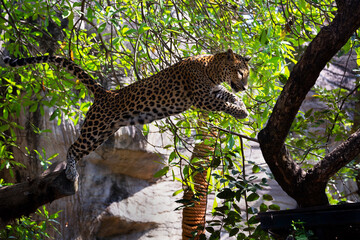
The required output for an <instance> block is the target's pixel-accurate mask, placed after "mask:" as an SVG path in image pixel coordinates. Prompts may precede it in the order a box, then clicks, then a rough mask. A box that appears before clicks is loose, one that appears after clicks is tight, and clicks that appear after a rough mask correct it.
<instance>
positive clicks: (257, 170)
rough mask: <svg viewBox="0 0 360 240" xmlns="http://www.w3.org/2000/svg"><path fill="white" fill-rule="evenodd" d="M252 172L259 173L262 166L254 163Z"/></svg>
mask: <svg viewBox="0 0 360 240" xmlns="http://www.w3.org/2000/svg"><path fill="white" fill-rule="evenodd" d="M252 172H253V173H258V172H260V167H259V166H258V165H254V166H253V167H252Z"/></svg>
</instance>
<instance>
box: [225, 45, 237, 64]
mask: <svg viewBox="0 0 360 240" xmlns="http://www.w3.org/2000/svg"><path fill="white" fill-rule="evenodd" d="M226 53H227V58H228V60H232V61H234V60H235V59H236V56H235V54H234V52H233V50H232V49H231V48H229V50H227V51H226Z"/></svg>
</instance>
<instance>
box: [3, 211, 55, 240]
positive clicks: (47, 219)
mask: <svg viewBox="0 0 360 240" xmlns="http://www.w3.org/2000/svg"><path fill="white" fill-rule="evenodd" d="M36 215H37V216H36V217H37V218H39V219H42V220H34V219H33V218H31V217H21V218H20V219H17V220H16V223H15V224H12V225H7V226H5V228H4V229H2V230H0V238H1V239H4V240H5V239H18V240H28V239H34V240H43V239H52V237H51V236H50V235H49V234H48V233H47V231H48V230H49V228H52V229H53V230H55V231H57V232H58V230H57V228H56V226H57V225H58V224H59V222H58V221H57V220H56V218H57V217H58V216H59V212H57V213H54V214H49V212H48V211H47V210H46V208H45V206H43V208H42V210H41V209H38V210H37V211H36Z"/></svg>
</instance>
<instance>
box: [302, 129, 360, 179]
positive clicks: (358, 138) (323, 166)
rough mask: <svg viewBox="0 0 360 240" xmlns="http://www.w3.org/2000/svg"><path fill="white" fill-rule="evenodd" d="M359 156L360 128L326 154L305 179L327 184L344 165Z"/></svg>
mask: <svg viewBox="0 0 360 240" xmlns="http://www.w3.org/2000/svg"><path fill="white" fill-rule="evenodd" d="M359 154H360V128H359V129H358V130H357V131H356V132H354V133H353V134H351V135H350V137H349V138H348V139H347V140H346V141H345V142H343V143H342V144H340V145H339V146H338V147H336V148H335V149H334V150H333V151H331V152H330V153H328V154H327V155H326V156H325V157H324V158H323V160H322V161H320V162H319V163H317V164H316V165H315V166H314V167H313V169H312V170H311V171H309V172H308V174H307V176H306V179H307V180H308V181H312V182H327V181H328V180H329V178H330V177H331V176H333V175H334V174H335V173H337V172H338V171H339V170H340V169H341V168H342V167H343V166H344V165H346V164H348V163H349V162H351V161H352V160H353V159H354V158H355V157H356V156H357V155H359Z"/></svg>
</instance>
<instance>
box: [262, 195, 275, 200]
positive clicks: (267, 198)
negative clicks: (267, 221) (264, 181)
mask: <svg viewBox="0 0 360 240" xmlns="http://www.w3.org/2000/svg"><path fill="white" fill-rule="evenodd" d="M263 199H264V200H265V201H272V200H274V199H273V197H272V196H271V195H270V194H264V195H263Z"/></svg>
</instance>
